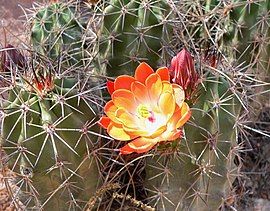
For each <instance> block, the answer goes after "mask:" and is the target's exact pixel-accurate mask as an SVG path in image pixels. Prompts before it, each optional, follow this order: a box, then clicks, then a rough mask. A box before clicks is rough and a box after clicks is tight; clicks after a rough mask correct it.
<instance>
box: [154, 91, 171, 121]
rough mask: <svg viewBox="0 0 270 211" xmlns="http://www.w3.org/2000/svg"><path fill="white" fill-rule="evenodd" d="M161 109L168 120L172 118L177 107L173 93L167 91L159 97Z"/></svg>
mask: <svg viewBox="0 0 270 211" xmlns="http://www.w3.org/2000/svg"><path fill="white" fill-rule="evenodd" d="M158 105H159V109H160V111H161V112H162V114H163V116H165V118H166V119H167V120H169V119H170V118H171V116H172V115H173V113H174V109H175V98H174V96H173V94H172V93H170V92H165V93H163V94H162V95H161V96H160V98H159V102H158Z"/></svg>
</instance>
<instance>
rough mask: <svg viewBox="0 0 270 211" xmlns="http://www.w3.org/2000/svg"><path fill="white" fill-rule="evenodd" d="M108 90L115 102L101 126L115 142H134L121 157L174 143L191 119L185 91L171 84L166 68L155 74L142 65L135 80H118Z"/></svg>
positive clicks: (110, 106)
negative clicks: (165, 143)
mask: <svg viewBox="0 0 270 211" xmlns="http://www.w3.org/2000/svg"><path fill="white" fill-rule="evenodd" d="M107 87H108V90H109V93H110V94H111V96H112V100H111V101H109V102H108V103H107V104H106V105H105V107H104V112H105V114H106V115H107V116H106V117H102V118H101V119H100V120H99V122H98V123H99V125H101V126H102V127H103V128H105V129H107V132H108V134H109V135H110V136H111V137H112V138H114V139H117V140H120V141H129V140H132V141H131V142H129V143H128V144H127V145H125V146H124V147H122V148H121V149H120V152H121V153H122V154H130V153H132V152H137V153H143V152H146V151H149V150H150V149H151V148H152V147H154V146H155V145H156V144H157V143H159V142H163V141H173V140H175V139H176V138H178V137H179V136H180V135H181V130H180V129H179V128H180V127H182V126H183V125H184V124H185V123H186V122H187V121H188V119H189V118H190V116H191V112H190V109H189V107H188V105H187V104H186V103H185V102H184V100H185V94H184V90H183V89H182V87H181V86H179V85H177V84H171V83H170V76H169V70H168V68H166V67H163V68H160V69H158V70H157V71H156V73H155V72H154V71H153V69H152V68H151V67H150V66H149V65H148V64H146V63H141V64H140V65H139V66H138V67H137V69H136V72H135V77H131V76H127V75H123V76H119V77H117V78H116V80H115V82H111V81H109V82H108V83H107Z"/></svg>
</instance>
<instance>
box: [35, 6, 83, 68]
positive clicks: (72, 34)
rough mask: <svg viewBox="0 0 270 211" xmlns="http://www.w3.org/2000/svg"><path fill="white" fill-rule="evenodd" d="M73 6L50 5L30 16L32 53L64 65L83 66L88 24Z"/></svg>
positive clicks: (76, 7)
mask: <svg viewBox="0 0 270 211" xmlns="http://www.w3.org/2000/svg"><path fill="white" fill-rule="evenodd" d="M78 11H79V7H78V6H77V5H76V4H75V3H72V2H69V3H61V2H53V3H49V4H48V5H44V6H40V8H38V10H37V11H36V13H35V14H34V15H33V17H32V20H31V21H30V22H31V23H32V30H31V42H32V45H33V48H34V50H36V51H37V52H39V53H40V54H42V55H43V56H46V57H48V58H50V59H51V60H52V61H58V63H59V61H60V62H61V63H63V64H66V65H69V66H72V65H75V66H80V65H82V64H83V62H84V60H83V59H84V58H85V57H86V56H85V51H84V46H83V45H84V33H85V27H86V24H87V22H86V21H85V19H83V18H82V14H80V13H79V12H78Z"/></svg>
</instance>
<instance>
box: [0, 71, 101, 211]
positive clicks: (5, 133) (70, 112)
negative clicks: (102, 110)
mask: <svg viewBox="0 0 270 211" xmlns="http://www.w3.org/2000/svg"><path fill="white" fill-rule="evenodd" d="M40 83H41V82H40ZM37 84H38V83H35V84H33V85H32V87H31V86H29V84H27V83H24V84H22V83H17V84H16V85H15V86H14V87H11V88H10V90H9V97H8V99H7V100H5V102H4V107H3V108H2V109H3V111H4V117H3V120H2V121H3V123H2V129H1V146H2V147H3V149H4V150H5V152H6V154H7V161H8V165H9V167H10V168H11V170H13V171H14V172H15V173H16V174H17V177H16V178H17V185H18V187H19V188H20V191H19V193H18V195H19V196H20V199H21V200H22V201H23V203H24V205H25V206H26V207H27V208H28V209H34V210H36V209H37V210H39V209H45V210H69V209H71V210H81V209H83V207H84V205H85V204H86V202H87V201H88V200H89V198H90V197H91V196H92V195H93V194H94V193H95V191H96V188H97V185H98V180H99V172H98V171H97V163H96V162H95V155H94V152H93V151H94V147H95V145H96V142H97V138H98V132H99V128H98V127H97V126H95V124H94V123H95V118H96V113H95V112H96V108H95V105H94V103H92V102H91V101H90V100H89V99H91V93H90V92H89V91H88V92H80V91H79V88H78V87H79V83H78V80H76V79H72V78H70V79H67V78H65V79H56V80H54V81H53V80H51V78H50V76H48V77H46V81H44V83H42V85H37ZM33 87H34V89H33ZM18 195H16V197H17V196H18Z"/></svg>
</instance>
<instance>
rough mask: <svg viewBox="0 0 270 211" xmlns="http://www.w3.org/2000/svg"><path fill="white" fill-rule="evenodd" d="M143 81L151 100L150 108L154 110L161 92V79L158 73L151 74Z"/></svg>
mask: <svg viewBox="0 0 270 211" xmlns="http://www.w3.org/2000/svg"><path fill="white" fill-rule="evenodd" d="M145 83H146V88H147V90H148V94H149V97H150V100H151V107H152V106H153V107H152V109H153V110H156V109H157V104H158V99H159V97H160V94H161V92H162V81H161V79H160V77H159V75H158V74H152V75H150V76H149V77H148V78H147V79H146V81H145Z"/></svg>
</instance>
